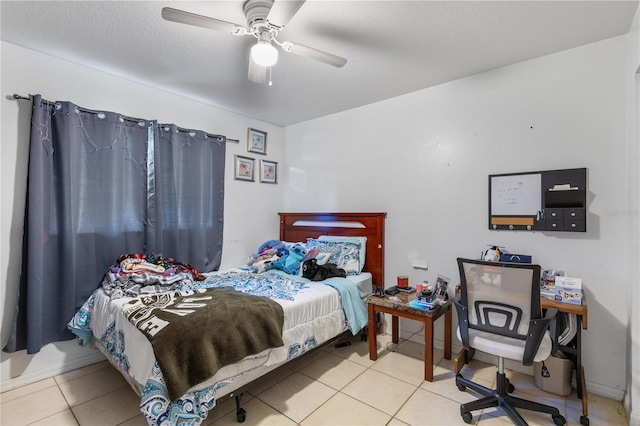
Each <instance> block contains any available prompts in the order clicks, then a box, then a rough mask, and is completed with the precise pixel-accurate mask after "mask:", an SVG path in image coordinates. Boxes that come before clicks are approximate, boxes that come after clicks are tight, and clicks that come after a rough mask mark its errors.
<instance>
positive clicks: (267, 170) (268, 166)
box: [260, 160, 278, 183]
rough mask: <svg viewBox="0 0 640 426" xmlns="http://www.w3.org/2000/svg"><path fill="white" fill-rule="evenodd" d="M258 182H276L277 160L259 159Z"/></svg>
mask: <svg viewBox="0 0 640 426" xmlns="http://www.w3.org/2000/svg"><path fill="white" fill-rule="evenodd" d="M260 182H262V183H278V163H277V162H275V161H268V160H260Z"/></svg>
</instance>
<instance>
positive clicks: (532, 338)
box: [522, 308, 558, 365]
mask: <svg viewBox="0 0 640 426" xmlns="http://www.w3.org/2000/svg"><path fill="white" fill-rule="evenodd" d="M557 313H558V309H556V308H551V309H547V313H546V314H545V316H544V318H534V319H532V320H530V321H529V332H528V333H527V340H526V343H525V346H524V359H523V360H522V363H523V364H524V365H532V364H533V359H534V358H535V356H536V353H537V352H538V348H540V343H541V342H542V338H543V337H544V333H545V331H546V330H547V328H549V322H550V321H551V320H552V319H553V318H555V316H556V314H557Z"/></svg>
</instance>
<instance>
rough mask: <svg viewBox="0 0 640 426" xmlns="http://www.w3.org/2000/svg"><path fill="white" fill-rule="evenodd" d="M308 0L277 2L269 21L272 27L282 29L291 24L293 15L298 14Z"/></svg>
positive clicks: (268, 17) (279, 0) (272, 8)
mask: <svg viewBox="0 0 640 426" xmlns="http://www.w3.org/2000/svg"><path fill="white" fill-rule="evenodd" d="M305 1H306V0H296V1H294V0H275V2H274V3H273V6H271V10H270V11H269V15H268V16H267V21H269V23H270V24H271V25H274V26H276V27H279V28H282V27H284V26H285V25H287V24H288V23H289V21H290V20H291V18H293V15H295V14H296V13H298V10H299V9H300V8H301V7H302V5H303V4H304V2H305Z"/></svg>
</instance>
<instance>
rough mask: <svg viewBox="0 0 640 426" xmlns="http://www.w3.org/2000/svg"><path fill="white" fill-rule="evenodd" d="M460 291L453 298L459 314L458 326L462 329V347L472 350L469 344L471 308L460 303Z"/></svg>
mask: <svg viewBox="0 0 640 426" xmlns="http://www.w3.org/2000/svg"><path fill="white" fill-rule="evenodd" d="M460 297H461V296H460V293H458V294H456V296H455V297H454V298H453V304H454V305H455V307H456V312H457V314H458V328H459V329H460V339H461V340H462V347H464V348H465V349H466V350H467V351H471V350H472V349H471V347H470V346H469V310H468V309H467V307H466V306H464V305H463V304H462V303H460Z"/></svg>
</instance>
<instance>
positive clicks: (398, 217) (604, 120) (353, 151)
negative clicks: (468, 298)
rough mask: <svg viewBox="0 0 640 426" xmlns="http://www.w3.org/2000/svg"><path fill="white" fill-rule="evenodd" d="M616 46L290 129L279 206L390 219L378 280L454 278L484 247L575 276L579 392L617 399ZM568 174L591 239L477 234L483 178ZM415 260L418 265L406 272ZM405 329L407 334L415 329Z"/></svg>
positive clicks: (621, 307)
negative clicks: (579, 173) (581, 312)
mask: <svg viewBox="0 0 640 426" xmlns="http://www.w3.org/2000/svg"><path fill="white" fill-rule="evenodd" d="M626 40H627V37H626V36H624V37H618V38H614V39H609V40H605V41H602V42H599V43H595V44H592V45H588V46H584V47H580V48H576V49H572V50H568V51H565V52H561V53H558V54H554V55H550V56H546V57H543V58H539V59H536V60H531V61H527V62H523V63H520V64H516V65H513V66H509V67H505V68H500V69H496V70H493V71H490V72H486V73H483V74H478V75H474V76H472V77H468V78H464V79H461V80H458V81H454V82H451V83H447V84H443V85H441V86H437V87H434V88H430V89H426V90H422V91H419V92H414V93H412V94H409V95H405V96H401V97H398V98H394V99H391V100H387V101H384V102H380V103H376V104H371V105H368V106H365V107H361V108H357V109H353V110H350V111H346V112H343V113H340V114H335V115H332V116H328V117H324V118H320V119H316V120H312V121H308V122H305V123H301V124H297V125H293V126H289V127H287V128H286V129H285V146H286V150H285V162H286V166H287V170H286V171H285V173H284V179H285V181H284V183H285V185H286V186H287V188H286V192H285V194H284V209H285V210H302V211H323V210H342V211H367V210H370V211H386V212H388V215H387V220H386V252H385V254H386V265H385V266H386V273H385V280H386V286H390V285H395V279H396V278H395V277H396V276H397V275H409V276H410V280H411V284H415V283H416V282H419V281H422V280H423V279H429V280H430V281H431V282H433V281H434V279H435V276H436V275H437V274H444V275H446V276H448V277H451V278H452V280H453V282H457V280H458V279H459V277H458V272H457V266H456V261H455V259H456V257H458V256H466V257H472V258H476V257H478V256H479V255H480V252H481V250H482V249H483V248H485V245H486V244H498V245H501V246H505V247H506V248H507V249H508V250H510V251H511V252H512V253H524V254H531V255H533V258H534V261H535V262H536V263H539V264H541V265H542V266H543V267H544V268H556V269H564V270H566V271H568V273H569V274H571V275H573V276H577V277H581V278H583V283H584V286H585V291H586V297H587V300H588V303H589V328H588V330H586V331H585V332H584V334H583V336H584V337H583V342H584V348H583V354H584V356H583V360H584V366H585V369H586V372H587V374H586V376H587V377H586V378H587V385H588V389H589V391H590V392H595V393H600V394H602V395H606V396H610V397H613V398H616V399H618V400H620V399H622V396H623V394H624V391H625V389H626V380H627V379H626V378H627V371H626V368H625V366H626V365H627V364H626V356H627V354H628V350H627V341H626V338H627V321H628V313H627V308H628V306H627V303H626V297H627V282H628V279H629V273H628V271H629V269H628V268H627V255H626V248H627V230H628V227H629V225H628V222H627V218H626V217H624V216H622V215H621V214H620V212H625V211H626V209H627V207H628V205H627V196H628V194H629V188H628V177H629V176H628V175H627V172H626V167H625V164H626V161H627V160H626V154H627V133H626V121H627V115H626V114H627V100H626V96H627V85H626V79H625V72H626V55H627V42H626ZM575 167H587V168H588V185H589V194H588V211H589V213H588V219H587V220H588V222H587V226H588V232H586V233H542V232H524V231H517V232H514V231H490V230H488V229H487V210H488V206H487V205H488V201H487V194H488V187H487V181H488V175H489V174H494V173H507V172H524V171H535V170H550V169H564V168H575ZM636 188H637V184H636ZM416 260H418V261H426V262H428V265H429V271H427V272H421V271H416V270H414V269H412V264H413V263H414V261H416ZM402 328H403V330H404V331H405V335H407V334H408V333H410V332H413V331H417V330H418V329H419V326H418V325H417V323H413V322H410V321H405V322H402ZM436 328H437V329H439V328H440V327H436ZM438 332H439V335H436V337H440V338H441V335H442V332H441V331H440V330H438ZM454 340H455V339H454ZM455 343H458V342H457V340H456V341H455Z"/></svg>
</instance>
